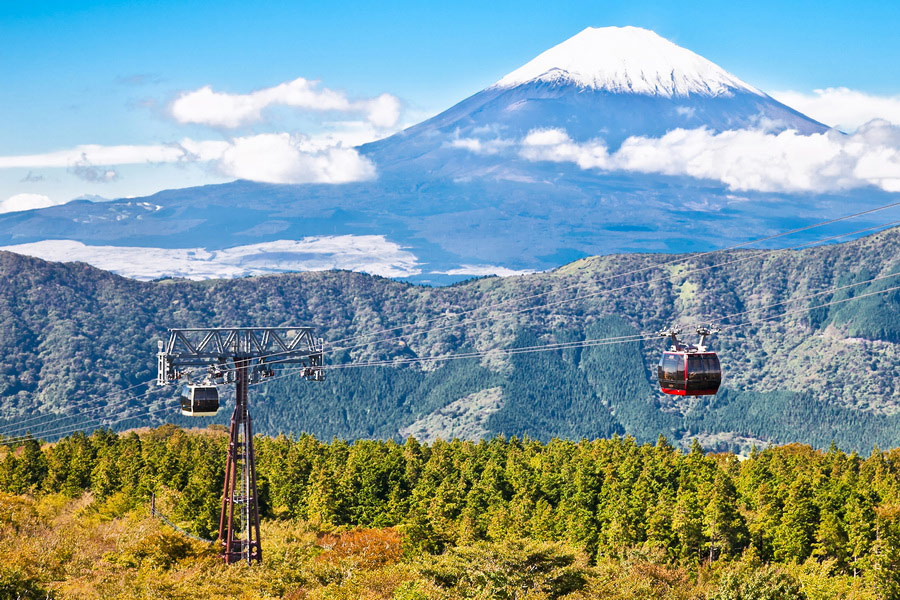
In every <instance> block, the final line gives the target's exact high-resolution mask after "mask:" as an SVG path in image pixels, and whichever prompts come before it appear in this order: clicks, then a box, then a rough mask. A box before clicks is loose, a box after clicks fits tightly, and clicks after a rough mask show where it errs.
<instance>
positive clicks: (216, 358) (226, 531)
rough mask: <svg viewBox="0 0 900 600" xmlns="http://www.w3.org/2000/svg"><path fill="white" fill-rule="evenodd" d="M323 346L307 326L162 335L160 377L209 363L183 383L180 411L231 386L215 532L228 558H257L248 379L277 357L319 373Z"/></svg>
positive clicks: (264, 373) (265, 371) (309, 375)
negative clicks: (195, 379)
mask: <svg viewBox="0 0 900 600" xmlns="http://www.w3.org/2000/svg"><path fill="white" fill-rule="evenodd" d="M323 349H324V342H323V340H322V339H321V338H318V339H316V338H314V337H313V335H312V329H311V328H310V327H242V328H228V327H224V328H204V329H170V330H169V338H168V340H167V342H165V343H164V342H163V341H160V342H159V353H158V354H157V358H158V374H157V383H158V384H159V385H166V384H169V383H174V382H177V381H179V380H180V379H188V380H190V379H191V375H192V374H194V373H196V372H197V371H202V370H203V369H204V368H205V369H206V371H207V375H206V377H205V383H204V384H203V385H198V386H195V385H188V386H187V390H188V391H187V392H186V393H185V394H186V395H183V396H182V401H181V405H182V414H185V415H189V416H209V415H211V414H215V412H216V411H217V410H218V391H217V390H216V388H215V386H214V383H215V382H222V383H223V384H227V383H234V386H235V403H234V412H233V413H232V415H231V427H230V429H229V435H228V454H227V456H226V459H225V484H224V487H223V490H222V506H221V512H220V514H219V537H218V540H217V541H218V543H219V544H220V545H221V548H222V555H221V556H222V558H223V559H224V560H225V562H226V563H227V564H232V563H236V562H246V563H248V564H249V563H252V562H253V561H256V562H262V540H261V537H260V531H259V496H258V494H257V491H256V455H255V453H254V451H253V422H252V419H251V417H250V408H249V388H250V384H252V383H257V382H259V381H261V380H262V379H265V378H268V377H272V376H274V375H275V370H274V369H273V366H278V365H295V366H296V365H300V367H301V368H300V373H299V374H300V376H301V377H303V378H305V379H307V380H310V381H322V380H324V379H325V371H324V369H323V365H322V359H323Z"/></svg>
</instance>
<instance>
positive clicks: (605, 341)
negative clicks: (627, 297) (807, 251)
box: [0, 273, 900, 444]
mask: <svg viewBox="0 0 900 600" xmlns="http://www.w3.org/2000/svg"><path fill="white" fill-rule="evenodd" d="M894 275H897V274H896V273H895V274H894ZM863 283H868V282H860V283H859V284H858V285H861V284H863ZM854 285H857V284H854ZM842 287H846V286H842ZM836 289H837V288H836ZM897 290H900V286H894V287H890V288H887V289H884V290H878V291H875V292H868V293H865V294H860V295H858V296H852V297H850V298H843V299H841V300H833V301H831V302H826V303H824V304H819V305H816V306H808V307H803V308H798V309H793V310H789V311H785V312H784V313H779V314H777V315H771V316H768V317H761V318H757V319H750V320H747V321H744V322H741V323H735V324H732V325H725V326H723V327H722V329H730V328H735V327H741V326H745V325H753V324H756V323H762V322H766V321H772V320H775V319H780V318H784V317H786V316H789V315H792V314H798V313H804V312H809V311H812V310H816V309H819V308H824V307H827V306H834V305H837V304H843V303H845V302H851V301H853V300H859V299H862V298H868V297H873V296H878V295H880V294H886V293H888V292H893V291H897ZM817 294H818V293H817ZM813 295H814V294H811V295H810V296H813ZM803 299H804V298H802V297H801V298H796V299H794V301H800V300H803ZM777 304H783V302H782V303H777ZM772 306H774V305H772ZM765 308H768V307H760V308H759V309H754V310H763V309H765ZM745 312H746V311H745ZM735 314H741V313H735ZM720 318H721V319H723V320H724V319H727V318H728V316H724V317H720ZM655 339H659V334H653V335H649V334H647V335H644V334H634V335H632V336H620V337H618V338H598V339H589V340H581V341H578V342H562V343H553V344H545V345H542V346H531V347H522V348H492V349H490V350H484V351H479V352H471V353H460V354H447V355H442V356H433V357H421V358H408V359H395V360H385V361H377V362H376V361H372V362H367V363H345V364H343V365H334V366H330V367H326V368H327V369H329V370H333V369H337V368H341V369H345V368H365V367H379V366H394V365H397V364H413V363H420V362H443V361H448V360H462V359H468V358H480V357H485V356H489V355H492V354H493V355H497V354H513V355H514V354H529V353H534V352H548V351H557V350H560V349H563V350H565V349H573V348H590V347H596V346H605V345H613V344H622V343H633V342H639V341H649V340H655ZM302 370H303V369H297V370H296V371H294V372H289V373H284V374H282V375H278V376H275V377H270V378H268V379H266V380H265V381H262V382H259V383H256V384H251V385H262V384H264V383H268V382H270V381H273V380H275V379H280V378H283V377H290V376H292V375H296V374H297V373H299V372H301V371H302ZM161 410H169V408H168V407H167V406H166V407H161V408H157V409H153V410H150V411H148V412H147V413H146V414H139V415H132V416H129V417H123V418H121V419H116V420H113V421H107V422H106V423H104V425H105V426H107V427H108V426H110V425H114V424H116V423H119V422H122V421H127V420H130V419H135V418H140V417H145V416H149V415H150V414H153V413H156V412H159V411H161ZM92 421H96V422H100V419H97V418H94V419H92ZM84 425H85V424H82V425H80V426H78V427H77V428H73V429H70V430H69V431H67V432H66V431H62V432H55V433H54V435H57V436H63V435H65V434H66V433H72V432H75V431H80V430H82V429H84ZM46 433H50V432H46ZM29 437H30V436H24V437H21V438H14V439H8V440H2V441H0V444H16V443H20V442H22V441H25V440H27V439H28V438H29Z"/></svg>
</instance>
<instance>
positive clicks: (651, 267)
mask: <svg viewBox="0 0 900 600" xmlns="http://www.w3.org/2000/svg"><path fill="white" fill-rule="evenodd" d="M897 206H900V202H892V203H889V204H885V205H882V206H876V207H874V208H871V209H867V210H864V211H860V212H856V213H853V214H850V215H844V216H842V217H837V218H834V219H829V220H827V221H821V222H819V223H813V224H811V225H806V226H804V227H798V228H796V229H791V230H789V231H785V232H782V233H777V234H774V235H769V236H765V237H761V238H756V239H753V240H749V241H746V242H741V243H739V244H734V245H732V246H727V247H725V248H719V249H716V250H708V251H706V252H701V253H698V254H690V255H688V256H687V257H683V258H676V259H672V260H669V261H666V262H662V263H659V264H655V265H649V266H646V267H641V268H640V269H634V270H632V271H627V272H624V273H617V274H615V275H608V276H606V277H603V278H601V279H599V280H596V281H594V282H593V283H599V282H603V281H608V280H610V279H615V278H617V277H627V276H629V275H635V274H637V273H642V272H645V271H650V270H654V269H660V268H663V267H666V266H669V265H672V264H676V263H679V262H684V261H687V260H693V259H697V258H701V257H704V256H709V255H711V254H715V253H718V252H728V251H730V250H737V249H739V248H744V247H746V246H750V245H753V244H758V243H761V242H766V241H769V240H774V239H777V238H780V237H784V236H786V235H792V234H795V233H802V232H804V231H809V230H810V229H815V228H818V227H824V226H826V225H833V224H834V223H839V222H841V221H846V220H849V219H854V218H856V217H861V216H864V215H868V214H872V213H875V212H879V211H882V210H887V209H889V208H894V207H897ZM871 229H874V228H871ZM862 231H866V230H862ZM848 235H853V233H846V234H842V235H840V236H836V237H846V236H848ZM832 239H833V238H832ZM580 286H581V284H573V285H570V286H567V287H563V288H555V289H552V290H547V291H545V292H539V293H536V294H531V295H529V296H520V297H517V298H510V299H509V300H503V301H502V302H497V303H495V304H492V305H487V306H480V307H478V308H473V309H469V310H466V311H460V312H457V313H454V314H453V315H441V316H440V317H434V318H432V319H429V320H427V321H425V322H424V323H429V322H434V321H438V320H441V319H447V318H450V317H458V316H462V315H464V314H467V313H471V312H476V311H480V310H487V309H491V308H497V307H500V306H504V305H506V304H509V303H511V302H521V301H524V300H531V299H534V298H540V297H542V296H546V295H549V294H552V293H554V292H561V291H566V290H569V289H573V288H577V287H580ZM416 325H421V324H416V323H410V324H407V325H398V326H397V327H391V328H388V329H383V330H381V331H375V332H372V333H366V334H360V335H356V336H351V337H348V338H343V339H338V340H336V341H334V342H332V343H334V344H338V343H341V342H346V341H351V340H353V339H358V338H360V337H367V336H374V335H380V334H382V333H390V332H392V331H397V330H400V329H405V328H407V327H413V326H416Z"/></svg>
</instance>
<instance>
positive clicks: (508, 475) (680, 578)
mask: <svg viewBox="0 0 900 600" xmlns="http://www.w3.org/2000/svg"><path fill="white" fill-rule="evenodd" d="M227 439H228V438H227V435H226V434H225V432H224V431H222V430H221V428H218V429H217V428H215V427H214V428H212V429H210V430H206V431H201V432H193V433H191V432H186V431H184V430H179V429H177V428H175V427H173V426H170V425H167V426H163V427H161V428H159V429H156V430H152V431H144V432H142V433H140V434H137V433H134V432H131V433H127V434H122V435H116V434H113V433H110V432H109V431H106V430H102V431H98V432H95V433H94V434H93V435H91V436H89V437H88V436H84V435H81V434H79V435H74V436H71V437H68V438H65V439H63V440H61V441H59V442H58V443H56V444H53V445H45V446H44V447H41V446H40V445H39V444H38V443H37V442H35V441H33V440H32V441H29V442H26V443H25V444H22V445H20V446H19V447H18V448H16V449H10V448H8V447H4V446H2V445H0V555H2V556H4V557H5V560H4V561H2V564H0V596H2V595H3V594H4V593H8V594H10V595H9V596H8V597H16V595H17V594H18V597H22V598H35V599H37V598H41V599H43V598H47V597H52V598H82V597H84V598H89V597H104V598H137V597H140V598H160V597H166V598H237V597H242V598H263V597H287V598H296V599H299V598H348V599H349V598H395V599H398V600H404V599H405V600H419V599H422V600H424V599H426V598H448V599H449V598H531V599H534V600H538V599H548V598H570V599H576V598H585V599H586V598H599V597H602V598H619V599H631V598H634V599H637V598H672V599H676V598H680V599H687V598H693V599H698V600H700V599H709V600H728V599H736V598H745V599H755V598H758V599H761V600H770V599H771V600H776V599H777V600H800V599H807V600H834V599H838V598H845V599H854V600H876V599H894V598H898V597H900V451H898V450H896V449H895V450H891V451H887V452H884V451H880V450H877V451H874V452H872V453H871V454H870V455H869V456H868V458H862V457H860V456H858V455H856V454H855V453H853V454H846V453H844V452H841V451H839V450H837V449H835V448H831V449H829V450H828V451H827V452H822V451H816V450H813V449H812V448H810V447H808V446H802V445H798V444H795V445H790V446H784V447H776V448H770V449H767V450H764V451H760V452H754V453H753V454H752V455H751V456H750V457H749V458H747V459H746V460H743V461H740V460H738V457H736V456H735V455H732V454H705V453H704V452H703V451H702V450H701V449H700V447H699V446H698V445H696V444H695V445H694V446H693V448H692V449H691V450H690V451H687V452H682V451H679V450H677V449H675V448H673V447H672V446H671V445H669V444H668V443H667V442H666V440H665V439H663V438H660V439H659V440H658V441H657V442H656V443H655V444H645V445H638V444H636V443H635V441H634V440H633V439H632V438H613V439H608V440H593V441H587V440H581V441H578V442H575V441H566V440H554V441H551V442H549V443H546V444H543V443H540V442H536V441H533V440H522V439H509V440H507V439H503V438H493V439H491V440H489V441H488V440H483V441H481V442H478V443H474V442H467V441H460V440H456V441H453V442H443V441H438V442H435V443H433V444H430V445H429V444H421V443H419V442H417V441H416V440H415V439H412V438H411V439H409V440H407V441H406V442H404V443H397V442H394V441H373V440H363V441H357V442H354V443H347V442H344V441H333V442H330V443H324V442H320V441H318V440H316V439H315V438H312V437H311V436H303V437H300V438H298V439H290V438H286V437H278V438H267V437H264V436H257V439H256V447H257V456H258V460H257V464H258V467H259V490H260V499H261V511H262V516H263V538H262V539H263V557H264V562H263V565H262V566H261V567H253V568H244V567H241V566H232V567H224V566H223V565H221V564H220V563H219V561H218V559H216V557H215V553H216V550H215V547H214V546H212V545H209V546H207V545H204V544H200V543H194V542H192V541H191V540H190V539H188V538H187V537H186V536H184V535H183V534H182V533H178V532H176V531H173V530H172V529H170V528H169V527H167V526H164V525H163V524H162V523H160V522H158V521H156V522H155V521H153V520H152V519H151V518H149V515H148V504H149V501H150V497H151V495H152V494H153V495H155V498H156V507H157V509H158V510H160V511H162V514H164V515H166V516H167V518H168V519H170V520H171V521H172V522H173V523H174V524H175V525H176V526H179V527H182V528H184V529H185V530H186V531H187V532H188V533H190V534H192V535H199V536H201V537H215V533H214V532H215V530H216V528H217V526H218V511H219V507H220V494H221V490H222V478H223V461H224V457H225V447H226V444H227ZM4 597H6V596H4Z"/></svg>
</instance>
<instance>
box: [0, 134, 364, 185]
mask: <svg viewBox="0 0 900 600" xmlns="http://www.w3.org/2000/svg"><path fill="white" fill-rule="evenodd" d="M335 142H336V140H335V139H333V138H330V137H327V136H320V137H316V138H311V137H307V136H302V135H291V134H287V133H265V134H260V135H254V136H246V137H238V138H234V139H232V140H229V141H217V140H201V141H198V140H191V139H183V140H181V141H180V142H179V143H175V144H167V145H159V144H155V145H146V146H135V145H129V146H97V145H84V146H76V147H75V148H72V149H70V150H60V151H56V152H48V153H45V154H31V155H22V156H0V168H15V167H26V168H39V167H66V168H68V169H69V170H70V172H72V173H73V174H75V175H76V176H78V177H81V178H82V179H84V178H90V177H93V179H91V181H94V182H103V181H111V180H113V179H115V178H116V177H117V176H118V173H117V172H116V171H115V169H112V168H111V165H125V164H147V163H190V162H210V161H211V162H213V163H214V166H215V168H216V169H217V170H218V171H220V172H221V173H222V174H224V175H226V176H230V177H237V178H240V179H250V180H253V181H264V182H267V183H347V182H351V181H364V180H369V179H372V178H374V177H375V175H376V171H375V165H374V164H372V162H371V161H369V160H368V159H367V158H365V157H363V156H362V155H360V154H359V153H358V152H357V151H356V150H354V149H352V148H345V147H343V146H342V145H340V143H339V142H337V144H336V143H335ZM95 164H102V165H107V166H106V167H102V168H98V167H93V166H92V165H95Z"/></svg>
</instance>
